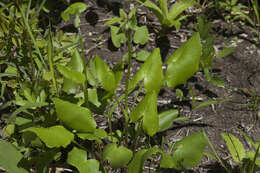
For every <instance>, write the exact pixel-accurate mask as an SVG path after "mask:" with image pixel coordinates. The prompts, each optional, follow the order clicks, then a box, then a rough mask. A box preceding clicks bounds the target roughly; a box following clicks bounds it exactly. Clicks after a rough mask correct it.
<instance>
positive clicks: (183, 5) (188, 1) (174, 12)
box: [169, 0, 198, 21]
mask: <svg viewBox="0 0 260 173" xmlns="http://www.w3.org/2000/svg"><path fill="white" fill-rule="evenodd" d="M193 5H198V3H196V2H195V1H193V0H182V1H179V2H176V3H175V4H174V5H173V6H172V7H171V9H170V11H169V20H170V21H173V20H175V19H176V17H178V16H179V15H180V14H181V13H182V12H183V11H184V10H186V9H187V8H189V7H191V6H193Z"/></svg>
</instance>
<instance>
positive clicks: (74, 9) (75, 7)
mask: <svg viewBox="0 0 260 173" xmlns="http://www.w3.org/2000/svg"><path fill="white" fill-rule="evenodd" d="M87 7H88V6H87V5H86V4H85V3H82V2H76V3H74V4H72V5H70V6H69V7H68V8H67V9H66V10H65V11H64V12H62V14H61V17H62V19H63V20H65V21H68V20H70V15H73V16H76V15H79V14H80V13H82V12H84V11H85V10H86V9H87Z"/></svg>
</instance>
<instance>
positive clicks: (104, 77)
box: [94, 56, 116, 91]
mask: <svg viewBox="0 0 260 173" xmlns="http://www.w3.org/2000/svg"><path fill="white" fill-rule="evenodd" d="M94 63H95V76H96V77H97V79H98V80H99V82H100V83H101V85H102V86H103V87H104V89H105V90H107V91H113V90H115V89H116V79H115V75H114V73H113V71H112V70H111V69H110V68H109V67H108V65H107V64H106V63H105V62H104V61H103V60H102V59H101V58H99V57H98V56H95V58H94Z"/></svg>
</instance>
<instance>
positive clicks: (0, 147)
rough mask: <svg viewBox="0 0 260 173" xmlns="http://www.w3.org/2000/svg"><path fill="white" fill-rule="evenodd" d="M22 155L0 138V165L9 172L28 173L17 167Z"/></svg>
mask: <svg viewBox="0 0 260 173" xmlns="http://www.w3.org/2000/svg"><path fill="white" fill-rule="evenodd" d="M22 158H23V155H22V154H21V153H20V152H19V151H18V150H17V149H16V148H15V147H14V146H13V145H12V144H10V143H9V142H6V141H2V140H0V166H1V167H3V168H4V169H5V170H6V171H7V172H10V173H28V171H26V170H25V169H23V168H19V167H18V163H19V162H20V160H21V159H22Z"/></svg>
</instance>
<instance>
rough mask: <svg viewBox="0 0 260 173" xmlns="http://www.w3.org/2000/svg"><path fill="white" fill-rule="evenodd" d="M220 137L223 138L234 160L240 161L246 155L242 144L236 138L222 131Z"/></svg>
mask: <svg viewBox="0 0 260 173" xmlns="http://www.w3.org/2000/svg"><path fill="white" fill-rule="evenodd" d="M221 136H222V138H223V139H224V140H225V142H226V144H227V147H228V150H229V152H230V154H231V156H232V158H233V159H234V161H235V162H237V163H241V162H242V160H243V158H245V156H246V151H245V148H244V146H243V144H242V143H241V142H240V140H239V139H238V138H236V137H235V136H234V135H232V134H229V133H222V134H221Z"/></svg>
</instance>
